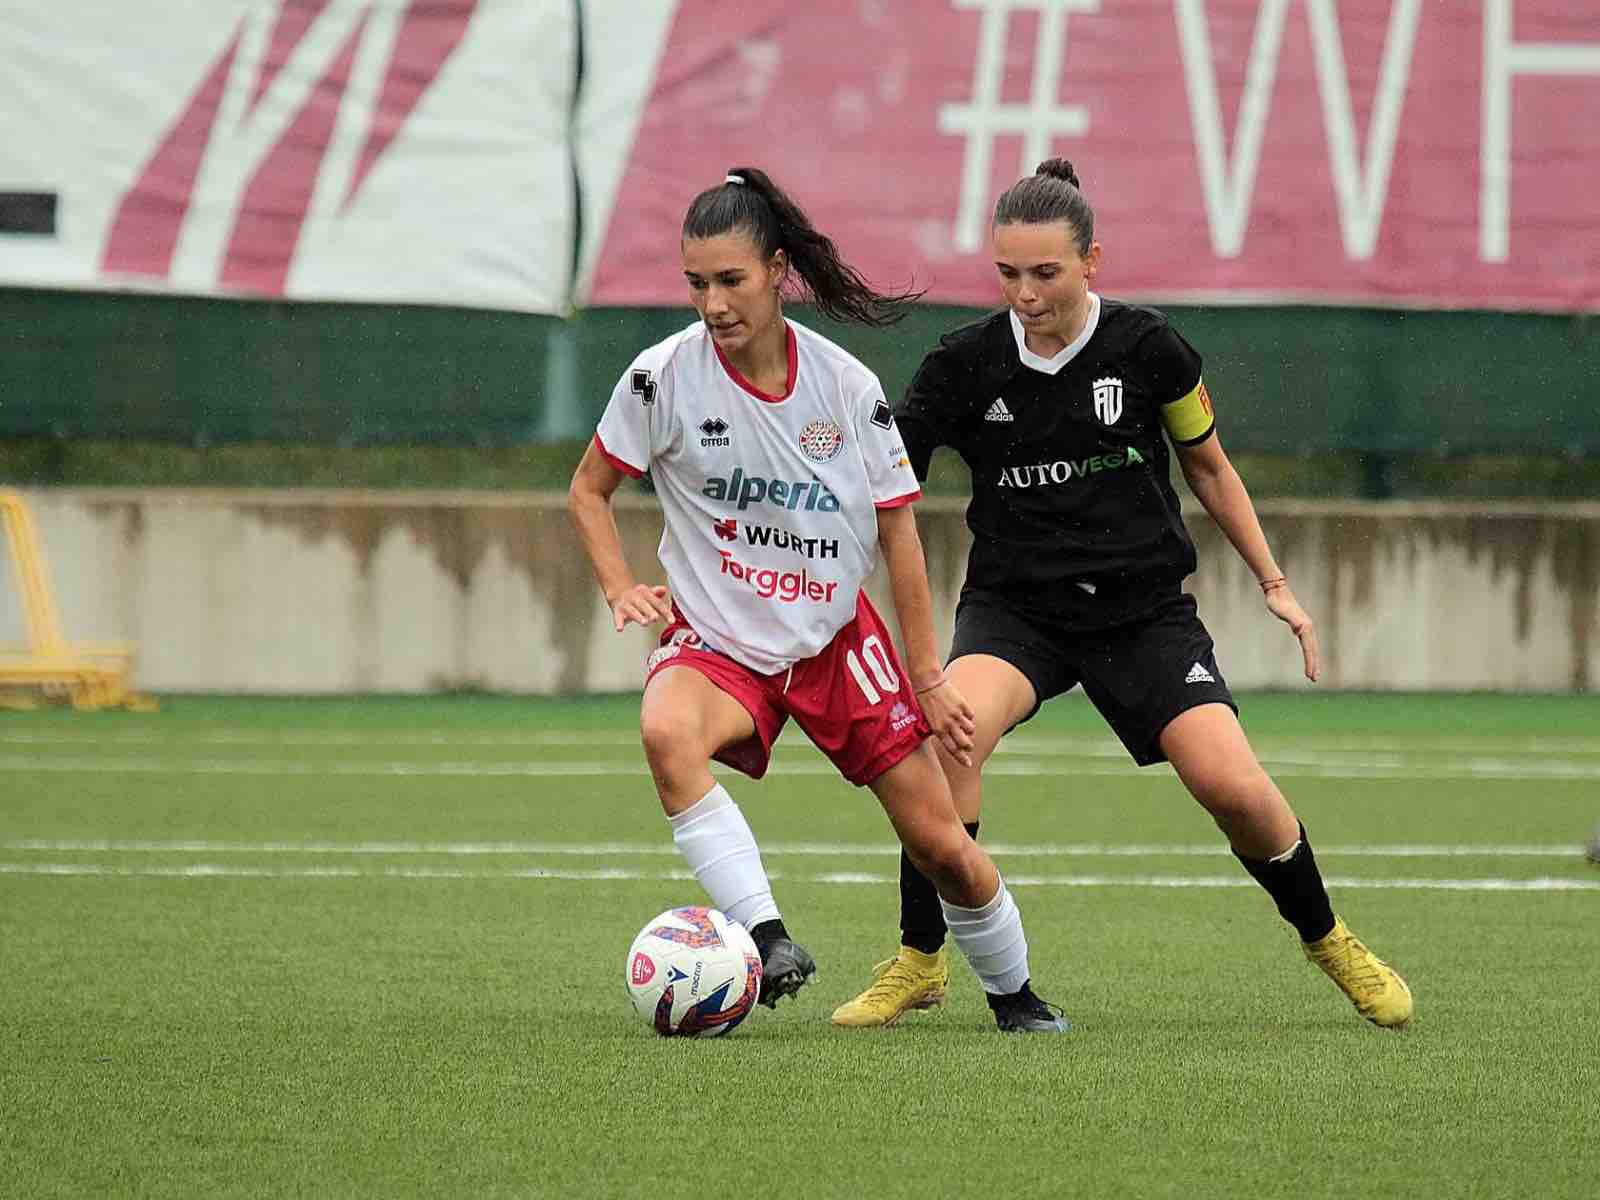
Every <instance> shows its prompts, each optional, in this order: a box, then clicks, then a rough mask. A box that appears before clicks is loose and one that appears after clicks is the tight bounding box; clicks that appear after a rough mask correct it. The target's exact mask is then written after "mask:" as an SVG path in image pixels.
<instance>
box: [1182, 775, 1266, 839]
mask: <svg viewBox="0 0 1600 1200" xmlns="http://www.w3.org/2000/svg"><path fill="white" fill-rule="evenodd" d="M1184 782H1185V783H1186V784H1187V785H1188V787H1189V791H1190V792H1191V793H1192V794H1193V795H1194V798H1195V799H1196V800H1198V801H1199V802H1200V804H1201V806H1202V807H1203V808H1204V809H1205V810H1206V812H1208V813H1210V814H1211V819H1212V820H1213V821H1215V822H1216V823H1217V825H1218V827H1219V828H1221V829H1222V830H1223V831H1224V832H1225V833H1233V832H1236V831H1241V830H1247V829H1250V828H1253V827H1255V826H1257V825H1259V824H1262V823H1263V822H1268V821H1270V820H1272V819H1273V817H1274V816H1275V815H1276V813H1277V810H1278V809H1279V808H1281V807H1283V806H1284V803H1285V802H1284V799H1283V797H1282V796H1281V795H1280V794H1279V792H1278V789H1277V787H1276V786H1275V785H1274V784H1273V782H1272V779H1271V778H1270V777H1269V776H1268V775H1267V773H1266V772H1265V771H1263V770H1262V769H1261V768H1260V767H1256V766H1252V767H1250V768H1246V769H1240V770H1220V771H1214V772H1207V773H1205V774H1203V775H1202V776H1200V777H1199V778H1193V779H1186V780H1185V781H1184Z"/></svg>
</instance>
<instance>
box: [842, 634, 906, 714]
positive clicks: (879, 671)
mask: <svg viewBox="0 0 1600 1200" xmlns="http://www.w3.org/2000/svg"><path fill="white" fill-rule="evenodd" d="M863 659H865V660H866V666H865V667H863V666H862V660H863ZM844 662H845V666H847V667H849V668H850V675H851V678H853V679H854V680H855V681H856V686H857V687H859V688H860V689H861V694H862V695H863V696H865V697H866V698H867V703H868V704H877V703H878V702H880V701H881V700H882V699H883V695H884V693H885V692H887V693H888V694H889V695H891V696H892V695H894V694H895V693H896V692H898V691H899V690H900V676H899V675H897V674H895V670H894V663H893V662H892V661H891V660H890V658H889V653H888V651H887V650H885V649H884V647H883V642H882V640H881V639H880V638H879V637H878V635H877V634H875V633H873V634H868V635H867V638H866V640H865V641H863V642H862V643H861V654H860V656H859V657H858V656H857V655H856V652H855V651H854V650H846V651H845V654H844ZM869 672H870V673H871V676H872V678H870V679H869V678H868V677H867V676H868V673H869ZM880 688H881V689H882V690H881V691H880V690H879V689H880Z"/></svg>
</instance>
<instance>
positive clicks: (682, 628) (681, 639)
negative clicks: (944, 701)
mask: <svg viewBox="0 0 1600 1200" xmlns="http://www.w3.org/2000/svg"><path fill="white" fill-rule="evenodd" d="M669 667H693V668H694V669H695V670H696V671H699V672H700V674H702V675H704V676H705V677H706V678H707V679H709V680H711V682H712V683H714V684H716V685H717V687H719V688H721V689H722V690H723V691H724V692H727V693H728V695H730V696H732V697H733V698H734V699H735V700H737V701H738V702H739V703H740V704H742V705H744V707H745V710H746V711H747V712H749V714H750V718H751V720H753V721H754V722H755V723H756V732H755V736H754V737H749V738H746V739H745V740H744V741H742V742H738V743H736V744H735V745H732V746H724V747H723V748H722V749H721V750H719V751H717V753H716V754H715V755H713V757H714V758H715V759H716V760H717V761H718V762H721V763H726V764H727V765H728V766H730V767H732V768H734V769H735V770H737V771H743V772H744V773H745V774H746V775H748V776H750V778H752V779H760V778H761V777H762V776H763V775H765V774H766V773H767V764H768V763H769V762H770V761H771V758H772V743H773V742H775V741H777V740H778V734H779V732H781V731H782V729H783V726H784V723H785V722H786V721H788V719H789V718H790V717H793V718H794V719H795V724H797V725H799V726H800V728H801V729H803V730H805V731H806V736H807V737H809V738H810V739H811V740H812V741H813V742H815V743H816V746H817V749H819V750H821V751H822V752H823V753H824V754H826V755H827V756H828V758H829V759H830V760H832V762H833V765H834V766H836V767H838V768H839V773H840V774H841V775H843V776H844V777H845V778H846V779H848V780H849V781H850V782H851V783H853V784H855V785H856V786H857V787H861V786H862V785H863V784H868V783H871V782H872V781H873V780H874V779H876V778H877V777H878V776H879V775H882V774H883V773H884V772H885V771H887V770H888V769H889V768H890V767H892V766H894V765H895V764H896V763H898V762H899V761H900V760H901V759H903V758H905V757H906V755H908V754H910V753H911V752H912V751H913V750H915V749H916V748H917V747H918V746H920V745H921V744H922V742H923V740H924V739H925V738H928V737H931V736H932V734H933V729H932V727H931V726H929V724H928V719H927V718H926V717H924V716H923V715H922V706H921V705H920V704H918V703H917V696H916V693H915V692H914V691H913V690H912V688H911V680H910V678H909V677H908V676H907V674H906V670H905V668H904V667H903V666H901V665H900V658H899V655H897V654H896V653H895V649H894V640H893V639H892V638H891V637H890V636H889V631H888V630H887V629H886V628H884V624H883V619H882V618H881V617H879V616H878V612H877V610H876V609H874V608H873V607H872V602H871V601H870V600H868V599H867V594H866V593H865V592H862V593H860V594H859V595H858V596H857V597H856V615H855V617H854V618H853V619H852V620H851V622H850V623H849V624H848V625H846V626H845V627H844V628H843V629H841V630H840V631H839V632H838V633H837V634H835V635H834V638H833V641H831V642H829V643H828V644H827V646H826V647H825V648H824V649H823V651H822V653H820V654H818V655H816V656H815V657H813V658H806V659H801V660H800V661H799V662H797V663H795V664H794V666H793V667H792V668H791V669H790V670H788V671H783V672H780V673H779V674H777V675H761V674H758V673H757V672H755V671H752V670H751V669H750V668H749V667H747V666H745V665H744V664H743V663H741V662H736V661H735V660H734V659H731V658H729V657H728V656H727V655H726V654H719V653H717V652H715V651H713V650H708V649H706V648H705V647H704V646H702V645H701V644H700V636H699V635H698V634H697V633H695V631H694V630H693V629H691V628H690V627H689V625H688V623H687V622H686V621H684V619H683V616H682V614H678V616H677V619H676V620H675V621H673V623H672V624H671V625H670V626H668V627H667V630H666V632H665V633H663V634H662V635H661V646H660V648H659V649H657V650H656V651H655V652H654V653H653V654H651V655H650V658H649V661H648V662H647V663H646V665H645V682H646V683H649V682H650V680H651V679H652V678H654V677H655V674H656V672H657V671H664V670H667V669H668V668H669Z"/></svg>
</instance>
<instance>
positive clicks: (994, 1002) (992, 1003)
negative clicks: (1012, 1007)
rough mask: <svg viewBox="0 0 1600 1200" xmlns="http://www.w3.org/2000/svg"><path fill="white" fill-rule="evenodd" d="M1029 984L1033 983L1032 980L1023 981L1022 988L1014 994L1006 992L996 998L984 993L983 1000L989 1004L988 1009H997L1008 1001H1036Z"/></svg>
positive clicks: (991, 993)
mask: <svg viewBox="0 0 1600 1200" xmlns="http://www.w3.org/2000/svg"><path fill="white" fill-rule="evenodd" d="M1031 983H1033V980H1031V979H1024V980H1023V981H1022V986H1021V987H1019V988H1018V989H1017V990H1016V991H1014V992H1007V993H1006V994H1004V995H1001V996H996V995H995V994H994V993H993V992H985V993H984V994H983V998H984V999H985V1000H987V1001H988V1002H989V1007H990V1008H999V1007H1000V1006H1001V1005H1002V1004H1004V1003H1006V1001H1008V1000H1027V999H1033V1000H1037V999H1038V997H1037V996H1035V995H1034V994H1033V988H1032V987H1030V986H1029V985H1030V984H1031Z"/></svg>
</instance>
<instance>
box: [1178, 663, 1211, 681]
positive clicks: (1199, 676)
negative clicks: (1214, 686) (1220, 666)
mask: <svg viewBox="0 0 1600 1200" xmlns="http://www.w3.org/2000/svg"><path fill="white" fill-rule="evenodd" d="M1183 681H1184V682H1185V683H1215V682H1216V681H1217V677H1216V676H1215V675H1213V674H1212V673H1211V672H1210V671H1208V670H1206V669H1205V668H1204V667H1203V666H1201V665H1200V664H1199V663H1195V665H1194V666H1192V667H1190V668H1189V673H1188V674H1187V675H1185V676H1184V677H1183Z"/></svg>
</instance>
